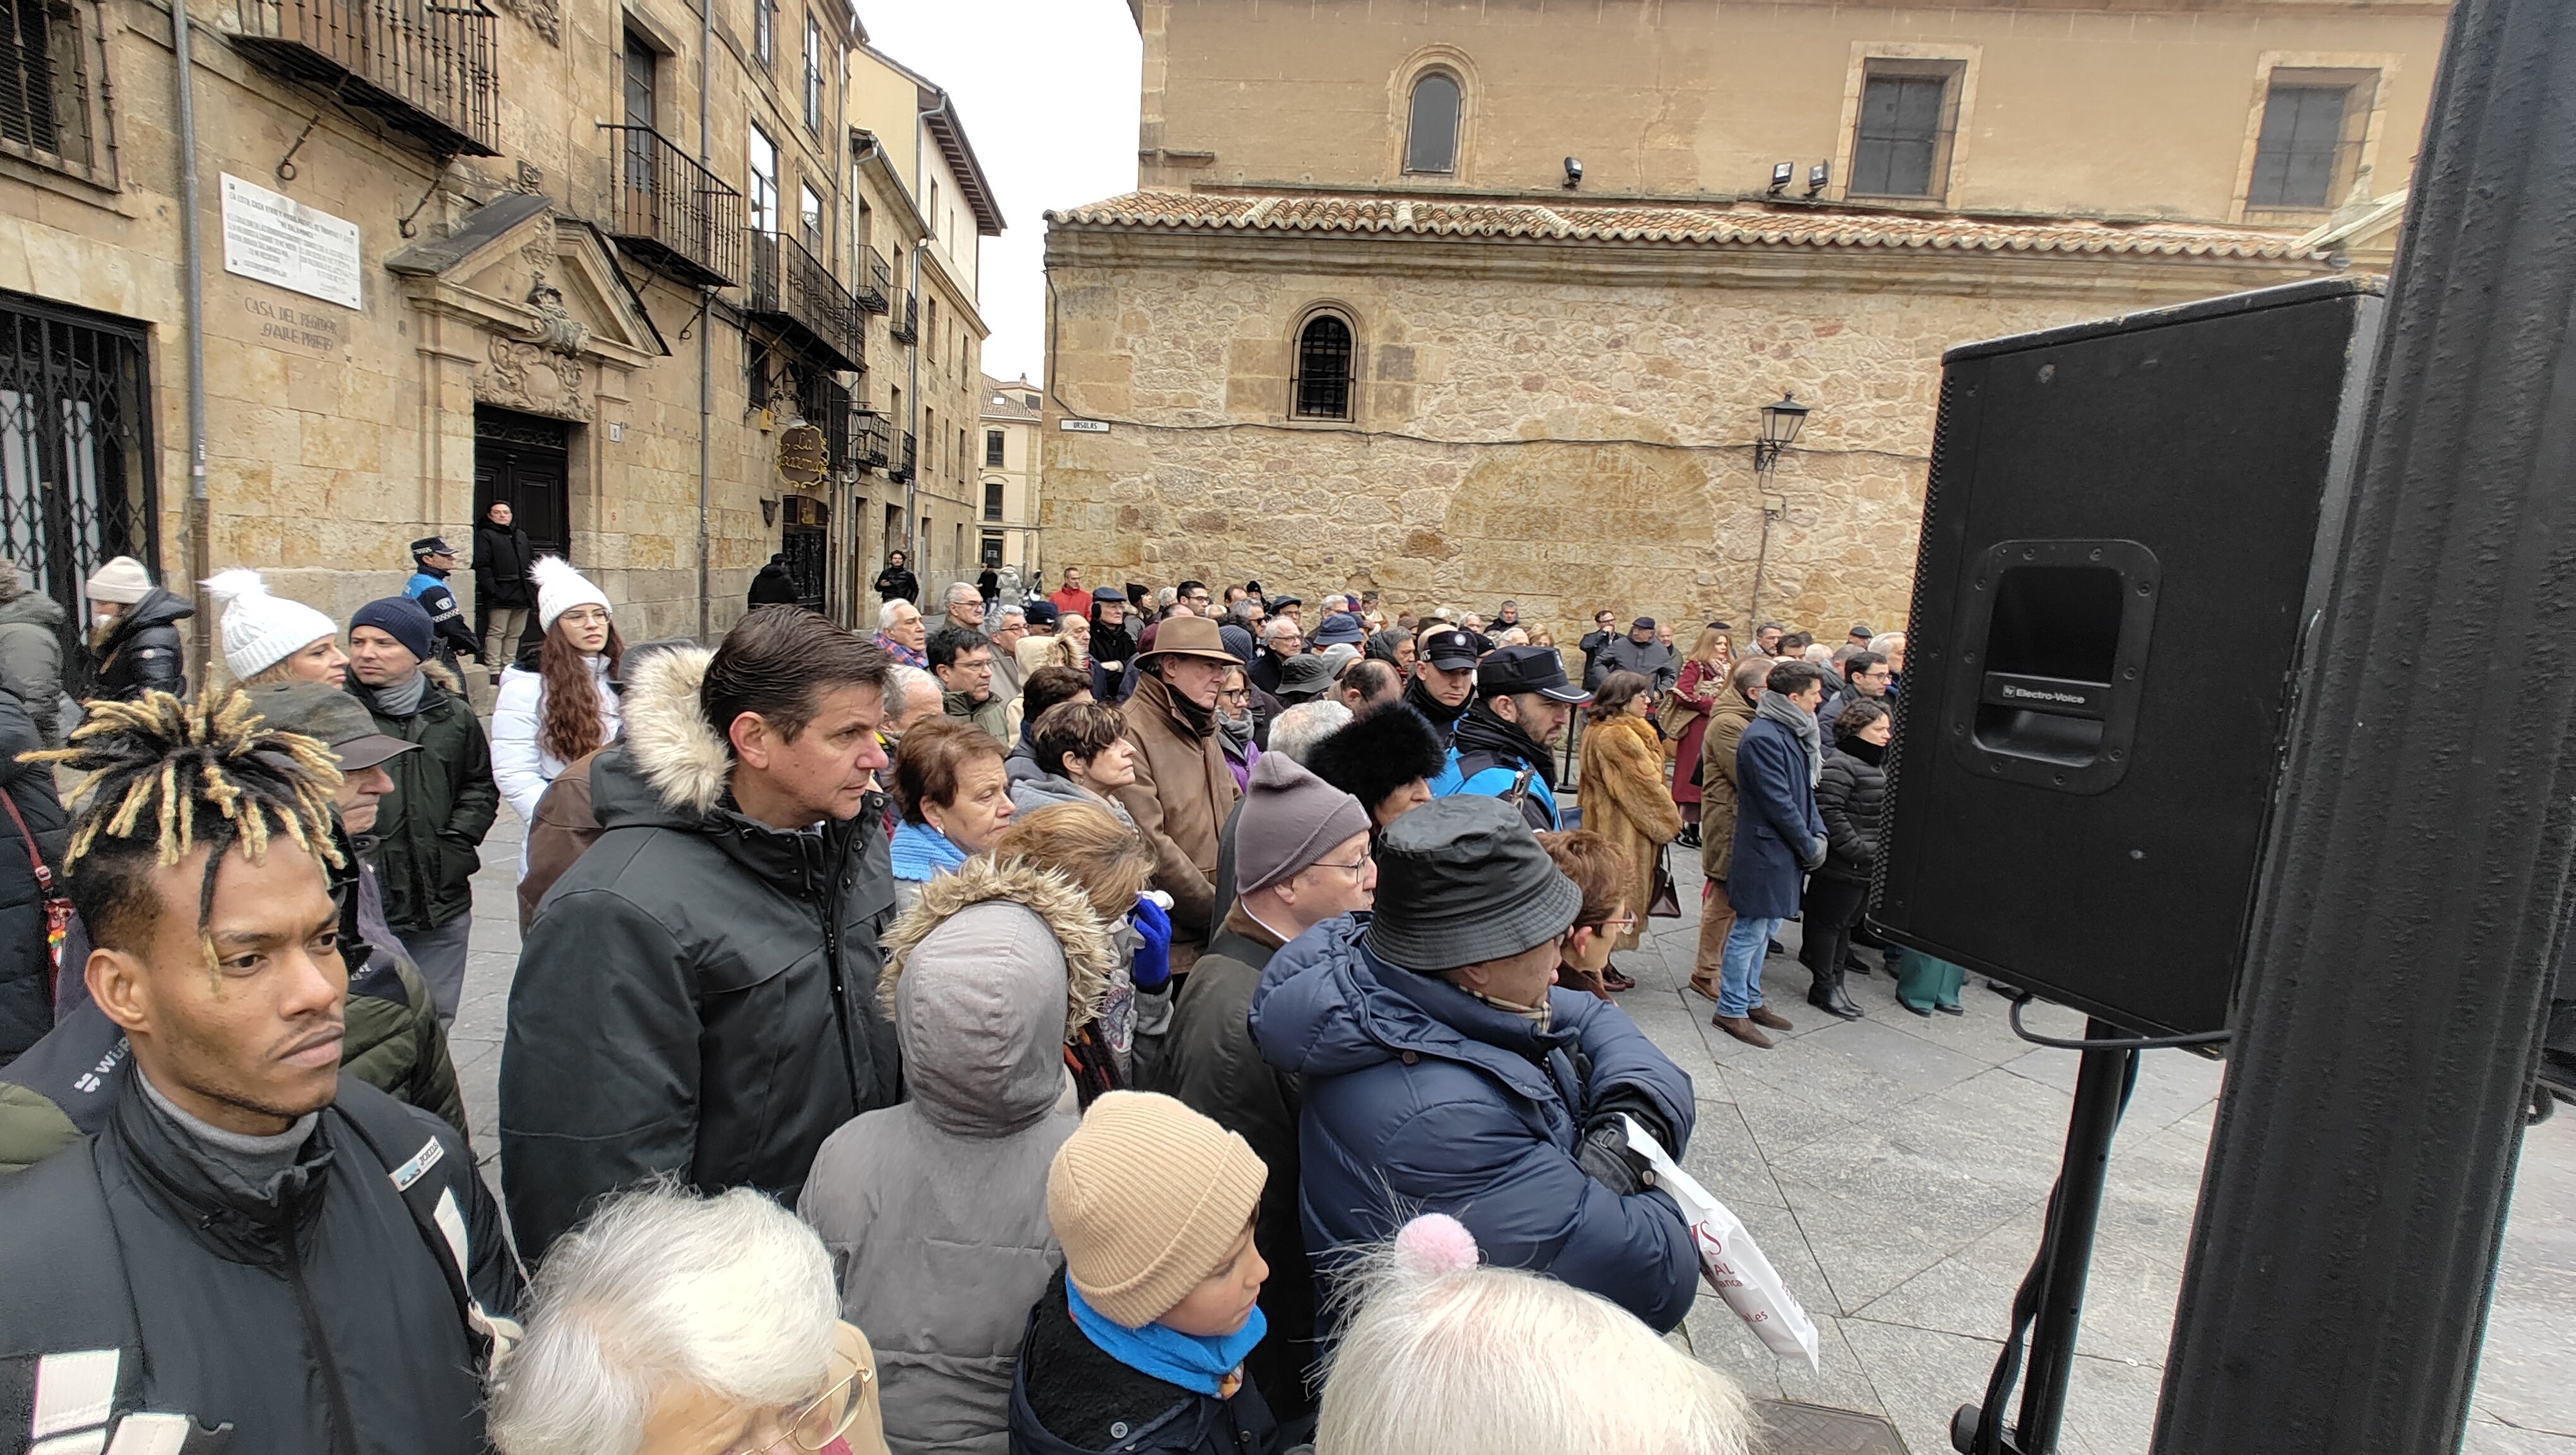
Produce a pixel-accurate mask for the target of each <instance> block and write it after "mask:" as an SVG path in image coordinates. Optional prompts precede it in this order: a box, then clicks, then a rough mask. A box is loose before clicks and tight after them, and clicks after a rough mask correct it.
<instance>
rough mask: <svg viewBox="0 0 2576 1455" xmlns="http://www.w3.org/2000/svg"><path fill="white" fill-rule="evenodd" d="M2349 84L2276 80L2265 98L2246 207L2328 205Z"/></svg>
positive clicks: (2340, 148) (2341, 145) (2341, 147)
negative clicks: (2282, 82) (2283, 83)
mask: <svg viewBox="0 0 2576 1455" xmlns="http://www.w3.org/2000/svg"><path fill="white" fill-rule="evenodd" d="M2351 99H2352V89H2351V88H2350V87H2347V86H2281V85H2275V86H2274V87H2272V89H2271V93H2270V94H2269V95H2267V96H2266V97H2265V98H2264V100H2263V129H2262V131H2261V133H2260V134H2259V135H2258V136H2257V138H2256V140H2255V143H2254V178H2253V184H2252V185H2251V186H2250V187H2248V188H2247V189H2246V194H2245V205H2246V206H2248V207H2258V208H2261V207H2329V206H2332V205H2333V202H2334V184H2335V175H2336V173H2337V172H2339V171H2341V170H2343V168H2342V167H2341V165H2340V163H2341V162H2342V160H2343V157H2342V153H2343V150H2344V131H2345V127H2344V119H2345V118H2344V113H2345V109H2346V107H2347V106H2348V104H2349V103H2350V101H2351Z"/></svg>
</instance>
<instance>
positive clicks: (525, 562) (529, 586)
mask: <svg viewBox="0 0 2576 1455" xmlns="http://www.w3.org/2000/svg"><path fill="white" fill-rule="evenodd" d="M536 563H537V552H536V548H535V547H533V546H531V545H529V544H528V533H527V532H526V531H523V530H521V529H519V528H518V527H517V526H516V525H494V524H493V523H492V522H490V521H488V520H481V521H476V522H475V523H474V606H475V609H477V610H479V611H490V610H492V609H493V608H494V607H496V606H497V607H502V608H505V609H508V610H513V611H517V610H525V609H527V608H531V607H534V606H535V605H536V604H537V588H536V584H535V583H534V582H532V581H530V580H529V579H528V568H529V567H531V566H533V565H535V564H536Z"/></svg>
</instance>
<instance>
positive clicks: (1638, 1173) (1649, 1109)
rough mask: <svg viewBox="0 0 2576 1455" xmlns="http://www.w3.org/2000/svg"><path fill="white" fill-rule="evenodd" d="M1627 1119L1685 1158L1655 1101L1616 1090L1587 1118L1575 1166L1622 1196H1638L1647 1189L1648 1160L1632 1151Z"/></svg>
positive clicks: (1593, 1109) (1632, 1092)
mask: <svg viewBox="0 0 2576 1455" xmlns="http://www.w3.org/2000/svg"><path fill="white" fill-rule="evenodd" d="M1623 1116H1628V1117H1634V1118H1636V1119H1637V1125H1639V1126H1641V1127H1643V1128H1645V1129H1646V1135H1648V1136H1650V1137H1653V1138H1654V1139H1655V1141H1656V1142H1657V1143H1658V1144H1659V1145H1661V1146H1662V1147H1663V1149H1664V1150H1665V1151H1666V1152H1668V1153H1671V1154H1672V1155H1673V1156H1674V1157H1676V1158H1678V1157H1679V1156H1681V1148H1680V1147H1679V1146H1677V1145H1676V1144H1675V1141H1674V1137H1673V1129H1672V1125H1671V1124H1670V1123H1669V1122H1667V1121H1666V1120H1665V1119H1664V1114H1663V1112H1662V1111H1660V1110H1658V1109H1657V1108H1656V1106H1655V1103H1654V1102H1653V1100H1652V1099H1650V1098H1648V1097H1647V1096H1646V1095H1645V1093H1643V1092H1640V1091H1634V1090H1625V1089H1623V1090H1619V1091H1613V1092H1611V1093H1610V1094H1608V1095H1607V1096H1604V1097H1602V1098H1601V1099H1600V1100H1599V1101H1596V1102H1594V1103H1593V1105H1592V1110H1591V1114H1590V1115H1588V1116H1586V1117H1585V1118H1584V1119H1583V1138H1582V1140H1581V1141H1579V1142H1577V1143H1575V1147H1574V1161H1575V1165H1577V1166H1579V1167H1581V1168H1582V1169H1583V1172H1584V1175H1585V1176H1587V1177H1590V1178H1591V1179H1592V1180H1593V1181H1595V1182H1598V1183H1600V1184H1601V1185H1602V1186H1603V1187H1606V1188H1608V1189H1610V1190H1611V1191H1612V1192H1614V1193H1617V1194H1618V1195H1619V1196H1621V1197H1634V1196H1636V1195H1637V1194H1638V1193H1641V1192H1643V1191H1645V1190H1646V1159H1645V1158H1644V1157H1642V1156H1640V1155H1638V1154H1637V1153H1636V1152H1633V1151H1631V1150H1629V1147H1628V1133H1627V1129H1626V1128H1625V1127H1624V1126H1622V1125H1621V1123H1620V1118H1621V1117H1623Z"/></svg>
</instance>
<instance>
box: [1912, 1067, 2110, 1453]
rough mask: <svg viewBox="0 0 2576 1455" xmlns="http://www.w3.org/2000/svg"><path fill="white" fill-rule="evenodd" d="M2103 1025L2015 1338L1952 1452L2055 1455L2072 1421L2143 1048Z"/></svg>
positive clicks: (1969, 1411)
mask: <svg viewBox="0 0 2576 1455" xmlns="http://www.w3.org/2000/svg"><path fill="white" fill-rule="evenodd" d="M2125 1035H2126V1032H2124V1031H2122V1030H2121V1029H2120V1028H2119V1027H2118V1026H2114V1025H2111V1024H2109V1023H2108V1022H2105V1021H2101V1020H2088V1021H2086V1022H2085V1026H2084V1039H2085V1040H2086V1041H2088V1042H2097V1043H2100V1044H2094V1045H2088V1046H2086V1047H2085V1048H2084V1052H2083V1056H2084V1059H2083V1063H2082V1065H2081V1066H2080V1067H2078V1069H2077V1071H2076V1073H2075V1107H2074V1111H2073V1113H2072V1115H2071V1116H2070V1117H2069V1118H2068V1121H2067V1126H2066V1157H2065V1161H2064V1162H2063V1163H2062V1164H2061V1165H2060V1166H2059V1168H2058V1172H2057V1186H2056V1188H2055V1190H2054V1191H2052V1192H2051V1193H2050V1194H2049V1197H2048V1222H2047V1230H2046V1231H2045V1233H2043V1234H2042V1236H2041V1238H2040V1243H2039V1256H2038V1258H2037V1259H2036V1260H2035V1261H2034V1262H2033V1263H2032V1264H2031V1269H2030V1272H2029V1274H2028V1275H2026V1276H2025V1277H2024V1278H2023V1279H2022V1283H2021V1289H2020V1291H2019V1292H2018V1293H2016V1294H2015V1295H2014V1296H2013V1318H2012V1332H2011V1334H2010V1335H2009V1336H2008V1337H2006V1338H2005V1340H2004V1352H2003V1356H2002V1357H2001V1358H2000V1359H1998V1360H1997V1361H1996V1362H1995V1373H1994V1378H1993V1379H1992V1380H1990V1381H1989V1382H1988V1383H1987V1385H1986V1399H1985V1403H1984V1404H1983V1405H1982V1406H1980V1405H1972V1404H1970V1405H1961V1406H1959V1409H1958V1412H1957V1413H1956V1414H1954V1415H1952V1416H1951V1418H1950V1444H1951V1447H1952V1448H1953V1449H1956V1450H1957V1451H1958V1452H1959V1455H2056V1452H2057V1436H2058V1430H2059V1428H2060V1426H2062V1425H2063V1424H2064V1423H2065V1419H2066V1386H2067V1382H2068V1381H2069V1380H2070V1379H2071V1378H2072V1377H2073V1376H2074V1373H2075V1332H2076V1329H2077V1327H2078V1325H2079V1324H2080V1323H2081V1322H2082V1318H2083V1313H2084V1280H2085V1276H2086V1273H2087V1272H2088V1270H2089V1269H2090V1268H2091V1266H2092V1262H2093V1234H2094V1230H2095V1229H2096V1228H2097V1227H2098V1226H2099V1225H2100V1223H2101V1220H2102V1188H2103V1184H2104V1182H2105V1181H2106V1180H2107V1178H2108V1176H2109V1173H2110V1166H2111V1134H2112V1133H2113V1132H2115V1131H2117V1130H2118V1129H2119V1125H2120V1113H2121V1112H2122V1111H2124V1110H2126V1109H2127V1107H2128V1104H2129V1090H2130V1088H2131V1086H2132V1085H2134V1084H2135V1078H2136V1075H2137V1065H2138V1043H2137V1042H2136V1041H2134V1040H2123V1039H2120V1038H2121V1037H2123V1036H2125ZM2025 1329H2027V1330H2028V1331H2029V1333H2030V1371H2029V1375H2028V1377H2027V1378H2026V1379H2024V1380H2023V1382H2022V1397H2021V1417H2020V1418H2019V1420H2017V1421H2016V1422H2015V1423H2014V1424H2013V1425H2012V1426H2010V1427H2009V1428H2007V1427H2006V1426H2005V1424H2004V1422H2003V1413H2004V1406H2005V1401H2007V1400H2009V1399H2010V1398H2011V1397H2012V1386H2013V1377H2014V1375H2015V1374H2016V1373H2017V1372H2018V1371H2019V1369H2020V1367H2021V1362H2022V1355H2021V1339H2022V1333H2023V1331H2024V1330H2025Z"/></svg>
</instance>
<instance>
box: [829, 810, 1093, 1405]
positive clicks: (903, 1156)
mask: <svg viewBox="0 0 2576 1455" xmlns="http://www.w3.org/2000/svg"><path fill="white" fill-rule="evenodd" d="M887 951H888V958H889V964H888V969H887V971H886V978H887V990H886V996H887V998H888V1000H889V1001H890V1002H891V1009H892V1014H893V1017H894V1023H895V1038H896V1041H897V1043H898V1044H899V1045H901V1047H902V1048H903V1059H904V1065H905V1066H906V1068H907V1088H908V1090H909V1091H910V1093H911V1097H912V1099H911V1100H909V1101H906V1102H904V1103H903V1104H902V1105H900V1106H893V1107H888V1108H886V1109H885V1110H883V1111H872V1112H869V1113H868V1114H867V1115H865V1116H862V1117H859V1118H857V1119H855V1120H853V1121H851V1122H850V1123H849V1124H848V1125H846V1126H844V1127H842V1128H841V1129H840V1130H839V1131H837V1132H834V1133H833V1134H832V1135H831V1137H830V1139H828V1140H827V1141H825V1142H824V1143H823V1150H822V1151H821V1152H819V1153H817V1154H816V1155H815V1158H814V1171H813V1174H812V1175H811V1176H810V1177H808V1178H807V1179H806V1181H805V1192H804V1196H803V1197H802V1198H801V1199H800V1200H799V1201H798V1203H797V1209H796V1210H797V1212H798V1213H800V1214H801V1215H802V1216H803V1217H804V1219H805V1221H806V1222H808V1223H810V1224H812V1225H813V1227H814V1230H815V1231H816V1232H818V1233H820V1234H821V1235H822V1238H823V1243H824V1246H826V1247H828V1248H829V1249H831V1251H832V1267H833V1272H834V1274H835V1275H836V1276H837V1277H838V1279H839V1281H840V1286H841V1316H842V1317H843V1318H845V1319H848V1320H849V1321H850V1322H851V1323H854V1324H856V1325H858V1326H859V1327H860V1328H862V1329H866V1330H869V1331H870V1333H869V1337H870V1338H871V1339H872V1340H873V1341H874V1343H875V1345H876V1352H877V1371H878V1376H879V1379H880V1380H881V1388H882V1390H883V1397H884V1408H885V1433H886V1443H887V1445H888V1447H889V1448H892V1449H896V1450H902V1451H905V1452H907V1455H925V1452H934V1451H936V1452H976V1455H1004V1452H1006V1451H1007V1450H1008V1449H1009V1448H1010V1414H1011V1373H1012V1369H1013V1366H1014V1365H1015V1364H1016V1362H1017V1360H1018V1356H1019V1346H1020V1337H1021V1334H1022V1333H1023V1332H1024V1331H1025V1329H1026V1327H1027V1324H1028V1317H1029V1309H1030V1307H1031V1306H1032V1305H1034V1304H1035V1303H1036V1302H1037V1301H1038V1299H1039V1297H1040V1296H1041V1295H1042V1294H1044V1293H1045V1292H1046V1287H1047V1281H1048V1280H1049V1279H1050V1278H1052V1277H1054V1276H1055V1271H1056V1269H1057V1268H1059V1267H1061V1266H1062V1265H1063V1262H1064V1255H1063V1253H1062V1251H1061V1250H1059V1249H1058V1247H1057V1246H1056V1241H1055V1236H1054V1234H1053V1233H1051V1232H1050V1231H1049V1230H1048V1226H1047V1213H1046V1181H1047V1166H1048V1164H1049V1162H1051V1161H1052V1160H1053V1159H1054V1157H1055V1154H1056V1149H1057V1148H1059V1147H1061V1146H1063V1145H1064V1140H1065V1138H1067V1137H1069V1136H1071V1135H1073V1131H1074V1128H1076V1127H1078V1126H1080V1125H1081V1118H1080V1116H1079V1115H1077V1114H1076V1113H1075V1111H1074V1110H1073V1108H1072V1103H1071V1101H1070V1099H1069V1098H1067V1097H1066V1096H1065V1091H1066V1087H1067V1084H1068V1083H1067V1081H1066V1076H1065V1063H1064V1042H1065V1037H1066V1036H1067V1035H1068V1034H1069V1033H1070V1032H1071V1031H1072V1030H1073V1028H1075V1027H1076V1026H1078V1025H1080V1024H1081V1023H1082V1022H1083V1021H1084V1020H1086V1019H1088V1018H1089V1017H1090V1016H1091V1015H1092V1014H1094V1013H1096V1011H1097V1009H1098V1007H1099V1004H1100V997H1101V994H1102V991H1103V990H1104V988H1105V987H1106V986H1107V984H1108V981H1109V975H1110V968H1111V958H1112V954H1111V950H1110V947H1109V944H1108V940H1107V937H1106V936H1105V935H1103V934H1102V932H1101V929H1100V925H1099V922H1098V921H1097V920H1095V919H1094V918H1093V917H1092V914H1091V907H1090V904H1089V902H1088V901H1087V900H1086V899H1085V898H1084V897H1083V894H1082V891H1081V890H1080V889H1078V888H1076V887H1075V886H1074V885H1072V884H1071V883H1069V882H1067V881H1066V880H1065V879H1064V878H1063V877H1062V876H1060V875H1057V874H1052V873H1048V872H1046V871H1044V870H1039V869H1033V868H1030V867H1029V866H1028V865H1026V864H1025V863H1022V862H1020V861H1017V860H1014V861H1011V862H1008V863H1002V864H996V863H994V862H993V861H992V860H991V859H989V858H985V857H980V856H979V857H977V858H973V859H969V860H967V861H966V863H965V864H964V866H962V867H961V868H959V869H958V870H957V872H956V873H954V874H943V875H941V876H940V877H938V878H937V879H933V880H931V881H930V882H929V883H927V884H924V885H923V886H922V887H921V897H920V899H919V901H918V902H917V903H916V904H915V906H914V907H913V908H912V909H911V910H909V911H907V912H906V913H905V914H904V916H903V917H902V918H901V919H899V920H897V921H896V923H895V927H894V929H893V931H892V932H891V933H890V934H889V935H888V937H887Z"/></svg>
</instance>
